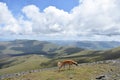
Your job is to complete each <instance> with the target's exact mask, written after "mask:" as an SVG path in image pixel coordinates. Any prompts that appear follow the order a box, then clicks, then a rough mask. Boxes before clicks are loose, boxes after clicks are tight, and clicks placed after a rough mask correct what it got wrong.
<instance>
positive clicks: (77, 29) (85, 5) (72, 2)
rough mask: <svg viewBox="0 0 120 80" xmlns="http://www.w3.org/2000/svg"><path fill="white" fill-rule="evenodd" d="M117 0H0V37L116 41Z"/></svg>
mask: <svg viewBox="0 0 120 80" xmlns="http://www.w3.org/2000/svg"><path fill="white" fill-rule="evenodd" d="M119 4H120V1H119V0H0V39H35V40H89V41H120V5H119Z"/></svg>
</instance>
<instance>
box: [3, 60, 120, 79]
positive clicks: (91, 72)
mask: <svg viewBox="0 0 120 80" xmlns="http://www.w3.org/2000/svg"><path fill="white" fill-rule="evenodd" d="M119 72H120V70H119V66H117V65H115V63H112V62H110V63H107V64H106V63H95V64H91V63H89V64H81V65H79V66H78V67H76V66H72V68H71V69H70V70H69V69H68V68H67V66H66V68H65V69H64V68H62V69H61V71H60V72H58V69H57V68H56V69H52V70H51V69H48V70H42V71H38V72H33V73H28V74H25V75H21V76H16V77H15V76H14V77H13V78H6V79H3V80H119V78H120V76H119V75H117V74H119ZM101 76H103V77H102V78H101V79H97V78H100V77H101Z"/></svg>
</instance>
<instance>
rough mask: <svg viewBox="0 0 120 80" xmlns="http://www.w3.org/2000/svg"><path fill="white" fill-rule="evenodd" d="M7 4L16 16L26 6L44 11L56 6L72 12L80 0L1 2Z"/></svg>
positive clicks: (19, 0) (11, 0)
mask: <svg viewBox="0 0 120 80" xmlns="http://www.w3.org/2000/svg"><path fill="white" fill-rule="evenodd" d="M0 1H1V2H5V3H6V4H7V6H8V8H9V9H10V10H11V12H12V13H13V14H14V15H18V13H21V9H22V8H23V7H24V6H27V5H31V4H34V5H36V6H37V7H39V8H40V10H41V11H43V10H44V9H45V8H47V7H48V6H55V7H56V8H58V9H63V10H64V11H67V12H69V11H71V9H72V8H73V7H75V6H77V5H79V0H0Z"/></svg>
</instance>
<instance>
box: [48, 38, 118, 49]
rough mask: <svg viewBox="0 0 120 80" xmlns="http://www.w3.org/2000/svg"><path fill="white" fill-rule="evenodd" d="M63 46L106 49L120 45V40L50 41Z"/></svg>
mask: <svg viewBox="0 0 120 80" xmlns="http://www.w3.org/2000/svg"><path fill="white" fill-rule="evenodd" d="M49 42H52V43H55V44H58V45H62V46H76V47H79V48H84V49H92V50H106V49H112V48H115V47H119V46H120V42H117V41H69V40H68V41H65V40H61V41H60V40H54V41H49Z"/></svg>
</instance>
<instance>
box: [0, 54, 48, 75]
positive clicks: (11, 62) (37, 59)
mask: <svg viewBox="0 0 120 80" xmlns="http://www.w3.org/2000/svg"><path fill="white" fill-rule="evenodd" d="M48 60H49V59H48V58H46V57H44V56H40V55H27V56H19V57H12V58H10V59H7V60H4V61H1V62H0V63H1V64H2V63H4V65H2V66H1V69H0V75H2V74H8V73H15V72H21V71H26V70H32V69H39V68H42V67H41V66H40V64H41V63H42V62H46V61H48Z"/></svg>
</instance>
